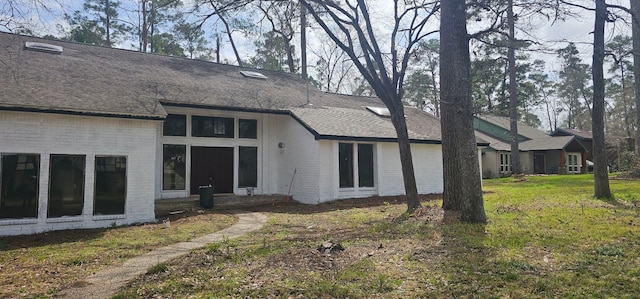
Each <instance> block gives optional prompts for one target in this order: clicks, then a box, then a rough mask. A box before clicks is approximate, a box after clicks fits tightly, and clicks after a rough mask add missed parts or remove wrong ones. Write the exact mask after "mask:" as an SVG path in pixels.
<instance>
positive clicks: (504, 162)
mask: <svg viewBox="0 0 640 299" xmlns="http://www.w3.org/2000/svg"><path fill="white" fill-rule="evenodd" d="M510 171H511V154H510V153H500V172H510Z"/></svg>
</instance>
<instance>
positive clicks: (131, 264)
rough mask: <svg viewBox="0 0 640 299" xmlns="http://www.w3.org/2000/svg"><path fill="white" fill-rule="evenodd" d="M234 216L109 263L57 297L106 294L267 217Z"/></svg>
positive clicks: (241, 232)
mask: <svg viewBox="0 0 640 299" xmlns="http://www.w3.org/2000/svg"><path fill="white" fill-rule="evenodd" d="M236 216H237V217H238V218H239V219H238V222H237V223H236V224H235V225H233V226H231V227H228V228H226V229H223V230H221V231H219V232H216V233H212V234H209V235H205V236H202V237H199V238H196V239H193V240H191V241H187V242H182V243H176V244H173V245H169V246H166V247H162V248H159V249H156V250H154V251H152V252H149V253H147V254H144V255H141V256H137V257H134V258H132V259H130V260H127V261H126V262H124V263H123V264H120V265H115V266H112V267H110V268H107V269H105V270H102V271H100V272H98V273H95V274H93V275H91V276H89V277H87V278H86V279H85V280H84V281H81V282H78V283H75V285H74V286H73V287H71V288H69V289H66V290H62V291H61V292H59V293H58V294H57V295H56V297H61V298H78V299H83V298H109V297H110V296H113V295H114V294H115V293H116V292H117V291H118V290H119V289H120V288H121V287H122V286H124V285H125V284H126V283H127V282H129V281H131V280H132V279H134V278H135V277H136V276H138V275H141V274H144V273H146V272H147V269H149V267H151V266H154V265H156V264H158V263H162V262H166V261H168V260H171V259H175V258H177V257H180V256H183V255H186V254H187V253H189V252H190V251H191V250H193V249H196V248H200V247H203V246H205V245H206V244H208V243H213V242H218V241H221V240H223V239H224V238H227V239H233V238H236V237H239V236H242V235H244V234H246V233H248V232H251V231H255V230H258V229H260V228H262V226H263V225H264V223H265V222H266V221H267V217H266V216H265V215H263V214H260V213H245V212H238V213H236Z"/></svg>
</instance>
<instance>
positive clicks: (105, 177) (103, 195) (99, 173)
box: [93, 157, 127, 215]
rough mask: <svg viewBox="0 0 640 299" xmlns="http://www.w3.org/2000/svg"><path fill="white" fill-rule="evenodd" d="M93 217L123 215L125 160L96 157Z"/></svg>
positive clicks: (125, 176)
mask: <svg viewBox="0 0 640 299" xmlns="http://www.w3.org/2000/svg"><path fill="white" fill-rule="evenodd" d="M95 180H96V186H95V197H94V206H93V215H121V214H124V204H125V198H126V193H127V158H126V157H96V177H95Z"/></svg>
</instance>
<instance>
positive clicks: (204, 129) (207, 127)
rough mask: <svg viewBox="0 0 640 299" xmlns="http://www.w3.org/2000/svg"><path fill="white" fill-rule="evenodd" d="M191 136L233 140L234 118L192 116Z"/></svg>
mask: <svg viewBox="0 0 640 299" xmlns="http://www.w3.org/2000/svg"><path fill="white" fill-rule="evenodd" d="M191 136H195V137H218V138H233V118H223V117H209V116H192V117H191Z"/></svg>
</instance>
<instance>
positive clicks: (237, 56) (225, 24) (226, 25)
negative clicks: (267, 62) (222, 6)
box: [216, 8, 242, 66]
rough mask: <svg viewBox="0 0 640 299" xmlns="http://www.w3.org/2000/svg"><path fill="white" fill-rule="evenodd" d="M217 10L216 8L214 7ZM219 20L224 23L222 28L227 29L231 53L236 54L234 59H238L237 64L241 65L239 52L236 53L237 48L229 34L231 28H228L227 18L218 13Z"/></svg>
mask: <svg viewBox="0 0 640 299" xmlns="http://www.w3.org/2000/svg"><path fill="white" fill-rule="evenodd" d="M216 11H217V8H216ZM218 17H219V18H220V21H222V24H224V28H225V30H226V31H227V36H228V37H229V43H231V48H232V49H233V54H235V55H236V61H238V65H239V66H242V59H241V58H240V53H238V48H237V47H236V43H235V42H234V41H233V36H232V35H231V28H229V23H228V22H227V20H226V19H225V18H224V17H223V16H222V15H220V14H218Z"/></svg>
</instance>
